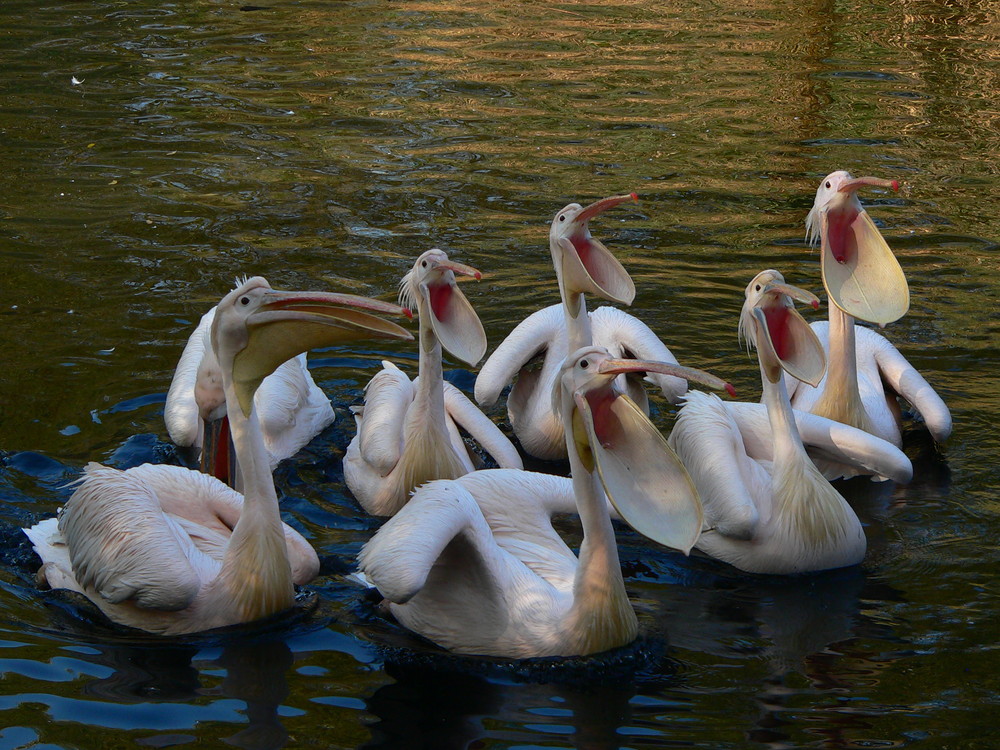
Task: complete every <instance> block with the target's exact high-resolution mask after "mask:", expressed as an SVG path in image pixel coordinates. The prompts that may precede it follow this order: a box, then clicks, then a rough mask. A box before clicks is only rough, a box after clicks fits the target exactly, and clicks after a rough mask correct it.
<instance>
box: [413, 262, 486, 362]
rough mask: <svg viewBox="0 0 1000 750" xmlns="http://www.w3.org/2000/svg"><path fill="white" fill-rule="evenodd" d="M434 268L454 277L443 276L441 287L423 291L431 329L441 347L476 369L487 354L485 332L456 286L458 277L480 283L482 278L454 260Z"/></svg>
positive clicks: (431, 285) (437, 264) (425, 285)
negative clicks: (428, 310)
mask: <svg viewBox="0 0 1000 750" xmlns="http://www.w3.org/2000/svg"><path fill="white" fill-rule="evenodd" d="M435 267H436V268H438V269H440V270H442V271H451V272H452V274H453V275H449V274H444V278H443V279H442V280H441V281H440V282H439V283H434V284H423V285H421V287H420V293H421V294H423V295H424V298H425V301H426V302H427V307H428V308H429V309H430V311H431V314H430V318H431V320H430V323H431V328H432V329H433V331H434V335H435V336H437V338H438V341H440V342H441V346H442V347H444V348H445V349H447V350H448V351H449V352H451V354H453V355H454V356H455V357H458V358H459V359H460V360H462V361H463V362H467V363H468V364H470V365H472V366H473V367H475V366H476V365H477V364H479V360H481V359H482V358H483V355H484V354H486V331H485V330H484V329H483V324H482V322H481V321H480V320H479V316H478V315H476V311H475V310H474V309H473V307H472V304H471V303H470V302H469V300H468V299H467V298H466V296H465V295H464V294H462V290H461V289H459V288H458V284H456V283H455V276H471V277H472V278H474V279H476V281H479V280H480V279H481V278H482V277H483V275H482V273H480V272H479V271H478V270H477V269H475V268H473V267H472V266H467V265H465V264H463V263H456V262H454V261H451V260H448V261H441V262H436V263H435Z"/></svg>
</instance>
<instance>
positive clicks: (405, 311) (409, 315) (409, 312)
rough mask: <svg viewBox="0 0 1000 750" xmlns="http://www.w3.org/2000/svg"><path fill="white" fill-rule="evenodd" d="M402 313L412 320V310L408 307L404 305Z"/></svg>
mask: <svg viewBox="0 0 1000 750" xmlns="http://www.w3.org/2000/svg"><path fill="white" fill-rule="evenodd" d="M403 315H405V316H406V317H408V318H409V319H410V320H413V311H412V310H410V308H408V307H404V308H403Z"/></svg>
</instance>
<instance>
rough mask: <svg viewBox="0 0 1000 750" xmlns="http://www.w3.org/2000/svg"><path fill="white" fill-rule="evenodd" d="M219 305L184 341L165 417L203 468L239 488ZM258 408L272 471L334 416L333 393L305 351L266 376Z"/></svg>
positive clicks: (177, 438)
mask: <svg viewBox="0 0 1000 750" xmlns="http://www.w3.org/2000/svg"><path fill="white" fill-rule="evenodd" d="M216 309H217V308H215V307H213V308H212V309H211V310H209V311H208V312H207V313H205V314H204V315H203V316H202V318H201V321H200V322H199V323H198V326H197V327H196V328H195V330H194V332H193V333H192V334H191V336H190V337H189V338H188V341H187V344H186V345H185V346H184V351H183V352H182V353H181V358H180V360H179V361H178V363H177V368H176V369H175V370H174V377H173V379H172V380H171V381H170V389H169V390H168V391H167V402H166V405H165V406H164V408H163V421H164V422H165V423H166V426H167V433H168V434H169V435H170V439H171V440H173V441H174V443H175V444H176V445H177V446H179V447H181V448H193V449H196V450H197V451H198V452H199V454H200V465H201V470H202V471H204V472H205V473H207V474H211V475H213V476H215V477H218V478H219V479H221V480H223V481H224V482H226V483H228V484H230V485H231V486H233V487H236V488H239V473H238V467H236V466H235V465H234V464H235V462H234V461H233V460H232V456H231V455H230V446H229V426H228V422H227V420H226V397H225V394H224V393H223V391H222V376H221V372H220V368H219V361H218V358H217V357H216V356H215V352H214V351H213V349H212V341H211V333H212V321H213V320H214V319H215V311H216ZM254 411H256V412H257V418H258V420H259V421H260V427H261V432H262V434H263V436H264V445H265V447H266V448H267V455H268V463H269V464H270V467H271V470H272V471H273V470H274V468H275V467H276V466H277V465H278V463H279V462H280V461H283V460H284V459H286V458H291V457H292V456H294V455H295V454H296V453H298V452H299V450H300V449H301V448H302V447H303V446H304V445H305V444H306V443H308V442H309V441H310V440H312V439H313V438H314V437H315V436H316V435H318V434H319V433H320V432H322V431H323V430H324V429H326V428H327V427H328V426H329V425H331V424H332V423H333V420H334V412H333V407H332V406H331V405H330V399H329V398H327V396H326V394H324V393H323V391H322V390H321V389H320V387H319V386H317V385H316V383H315V382H314V381H313V378H312V375H310V374H309V369H308V367H307V365H306V355H305V354H304V353H303V354H300V355H299V356H297V357H293V358H292V359H290V360H288V361H287V362H283V363H282V364H281V365H279V366H278V368H277V369H276V370H275V371H274V372H273V373H272V374H271V375H268V376H267V377H266V378H264V381H263V382H262V383H261V384H260V388H258V389H257V393H256V394H255V395H254Z"/></svg>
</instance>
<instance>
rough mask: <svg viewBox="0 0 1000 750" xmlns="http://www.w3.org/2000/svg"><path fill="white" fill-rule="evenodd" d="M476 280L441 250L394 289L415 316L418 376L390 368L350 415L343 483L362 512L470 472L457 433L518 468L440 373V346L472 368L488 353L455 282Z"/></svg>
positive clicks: (380, 510)
mask: <svg viewBox="0 0 1000 750" xmlns="http://www.w3.org/2000/svg"><path fill="white" fill-rule="evenodd" d="M456 274H458V275H460V276H472V277H475V278H476V279H479V278H481V276H482V274H480V272H479V271H477V270H476V269H475V268H472V267H471V266H467V265H463V264H461V263H456V262H455V261H452V260H449V259H448V255H447V254H446V253H445V252H444V251H443V250H438V249H433V250H428V251H427V252H425V253H423V254H422V255H421V256H420V257H419V258H417V261H416V263H414V264H413V268H412V269H411V270H410V272H409V273H407V274H406V276H404V277H403V280H402V281H401V282H400V285H399V287H400V294H399V298H400V303H401V304H404V305H407V306H410V307H413V306H415V307H416V309H417V311H418V320H419V323H420V360H419V375H418V377H417V378H416V379H415V380H413V381H412V382H411V381H410V379H409V378H408V377H407V376H406V375H405V374H404V373H403V372H402V371H401V370H399V369H398V368H397V367H396V366H395V365H393V364H392V363H391V362H383V363H382V365H383V369H382V370H381V372H379V373H378V374H377V375H375V377H374V378H372V379H371V382H369V383H368V385H367V386H366V387H365V403H364V406H363V407H361V408H359V409H357V410H356V411H355V421H356V422H357V434H356V435H355V436H354V439H353V440H352V441H351V443H350V445H348V446H347V454H346V455H345V457H344V479H345V480H346V481H347V486H348V487H349V488H350V490H351V492H352V493H354V496H355V497H356V498H357V499H358V502H359V503H361V507H363V508H364V509H365V510H367V511H368V512H369V513H372V514H373V515H377V516H391V515H393V514H394V513H396V511H398V510H399V509H400V508H401V507H403V505H404V504H405V503H406V501H407V499H408V498H409V496H410V493H411V492H413V490H414V489H415V488H416V487H417V486H419V485H421V484H423V483H424V482H427V481H429V480H431V479H454V478H456V477H460V476H462V475H463V474H467V473H468V472H470V471H473V470H474V469H475V468H476V467H475V466H474V464H473V461H472V457H471V456H470V455H469V450H468V448H467V447H466V445H465V443H464V442H463V440H462V435H461V434H460V433H459V428H460V427H461V428H462V429H463V430H465V431H466V432H467V433H468V434H469V435H471V436H472V438H474V439H475V440H476V441H477V442H478V443H479V444H480V445H481V446H482V447H483V449H484V450H485V451H486V452H487V453H489V454H490V455H492V456H493V458H494V459H496V461H497V463H498V464H499V465H500V466H501V467H505V468H515V469H520V468H521V465H522V464H521V457H520V456H519V455H518V453H517V449H516V448H515V447H514V446H513V444H512V443H511V442H510V440H508V439H507V437H506V436H505V435H504V434H503V433H502V432H501V431H500V429H499V428H498V427H497V426H496V425H495V424H493V422H492V421H491V420H490V419H489V418H488V417H487V416H486V415H485V414H483V413H482V412H481V411H480V410H479V409H478V408H477V407H476V405H475V404H473V403H472V402H471V401H470V400H469V399H468V398H466V396H465V394H464V393H462V392H461V391H460V390H459V389H458V388H456V387H455V386H453V385H452V384H451V383H446V382H445V381H444V377H443V374H442V370H441V349H442V347H444V348H445V349H447V350H448V351H449V352H450V353H451V354H453V355H454V356H456V357H458V358H459V359H461V360H463V361H465V362H467V363H469V364H470V365H473V366H475V365H476V364H477V363H478V362H479V360H480V359H482V357H483V354H485V353H486V333H485V332H484V331H483V324H482V323H481V322H480V321H479V316H477V315H476V311H475V310H473V309H472V305H471V304H469V301H468V299H466V297H465V295H464V294H462V291H461V290H460V289H459V288H458V284H457V283H456V282H455V275H456Z"/></svg>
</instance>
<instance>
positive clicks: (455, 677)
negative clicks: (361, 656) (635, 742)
mask: <svg viewBox="0 0 1000 750" xmlns="http://www.w3.org/2000/svg"><path fill="white" fill-rule="evenodd" d="M593 658H595V657H591V659H593ZM597 658H599V657H597ZM599 671H600V670H599V669H595V672H599ZM386 673H387V674H388V675H389V676H391V677H392V678H394V680H395V682H393V683H391V684H388V685H385V686H383V687H381V688H379V689H378V690H376V691H375V693H374V694H373V695H372V696H371V697H370V698H369V699H368V702H367V709H368V711H370V712H371V713H373V714H375V715H376V716H377V717H378V721H377V722H375V723H374V724H372V726H371V731H372V739H371V741H370V742H369V743H367V744H365V745H363V746H362V750H389V748H392V749H393V750H430V749H431V748H433V749H434V750H473V749H478V748H487V747H492V746H493V745H494V743H500V744H503V745H504V746H517V745H533V744H535V743H540V742H543V741H546V738H548V739H550V738H551V737H552V736H553V734H558V735H559V736H561V737H564V738H565V741H566V743H567V744H566V746H567V747H574V748H586V749H593V750H597V749H598V748H600V749H601V750H604V749H605V748H617V747H619V746H620V743H621V742H622V740H623V736H622V734H621V732H620V730H621V728H622V727H624V726H628V725H629V724H630V723H631V721H632V706H631V704H630V701H631V699H632V697H633V696H634V695H635V694H636V683H635V681H625V680H621V681H616V682H613V683H610V684H606V683H602V682H601V681H600V680H598V681H597V682H595V683H593V684H586V683H584V682H574V683H572V684H567V683H562V682H517V681H512V680H510V679H509V678H507V679H504V678H501V677H499V676H491V677H485V676H483V675H480V674H471V673H455V672H452V671H448V670H441V669H437V668H435V667H433V666H426V665H416V666H415V665H409V664H407V665H401V664H388V663H387V664H386Z"/></svg>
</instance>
